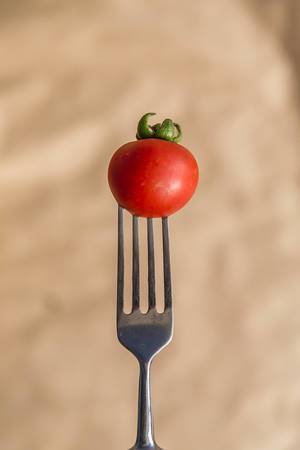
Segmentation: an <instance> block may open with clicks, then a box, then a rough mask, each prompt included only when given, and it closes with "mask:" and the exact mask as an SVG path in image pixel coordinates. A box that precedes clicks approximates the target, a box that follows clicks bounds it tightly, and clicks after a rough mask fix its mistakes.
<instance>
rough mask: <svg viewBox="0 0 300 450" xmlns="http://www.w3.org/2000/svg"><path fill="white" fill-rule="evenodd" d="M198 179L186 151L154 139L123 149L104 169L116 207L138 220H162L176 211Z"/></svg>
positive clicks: (189, 195)
mask: <svg viewBox="0 0 300 450" xmlns="http://www.w3.org/2000/svg"><path fill="white" fill-rule="evenodd" d="M198 177H199V175H198V165H197V162H196V160H195V158H194V157H193V155H192V154H191V152H190V151H189V150H187V149H186V148H185V147H183V146H182V145H180V144H177V143H175V142H170V141H167V140H163V139H156V138H148V139H141V140H137V141H134V142H129V143H127V144H125V145H123V146H122V147H120V148H119V149H118V150H117V151H116V152H115V153H114V155H113V157H112V159H111V161H110V164H109V169H108V180H109V185H110V188H111V191H112V193H113V195H114V197H115V199H116V201H117V202H118V204H119V205H120V206H122V207H123V208H125V209H127V210H128V211H130V212H131V213H132V214H134V215H137V216H141V217H166V216H169V215H171V214H173V213H174V212H176V211H178V210H179V209H180V208H182V207H183V206H184V205H185V204H186V203H187V202H188V201H189V200H190V198H191V197H192V195H193V193H194V191H195V189H196V186H197V183H198Z"/></svg>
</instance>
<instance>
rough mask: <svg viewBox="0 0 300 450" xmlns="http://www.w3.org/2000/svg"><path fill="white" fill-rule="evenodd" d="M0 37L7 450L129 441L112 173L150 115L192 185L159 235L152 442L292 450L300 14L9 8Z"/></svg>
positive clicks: (299, 248) (117, 4)
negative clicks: (163, 244)
mask: <svg viewBox="0 0 300 450" xmlns="http://www.w3.org/2000/svg"><path fill="white" fill-rule="evenodd" d="M0 22H1V27H0V54H1V68H0V217H1V223H0V250H1V251H0V274H1V275H0V308H1V310H0V311H1V314H0V346H1V359H0V403H1V408H0V443H1V449H3V450H85V449H86V450H88V449H89V450H90V449H91V450H92V449H106V450H114V449H119V450H121V449H126V448H129V447H130V446H131V445H132V444H133V442H134V438H135V427H136V396H137V381H138V370H137V369H138V368H137V364H136V362H135V360H134V359H133V358H132V357H131V355H130V354H129V353H127V352H126V351H125V350H124V349H123V348H122V347H121V346H120V345H119V344H118V342H117V339H116V337H115V279H116V205H115V203H114V201H113V199H112V196H111V194H110V192H109V189H108V186H107V181H106V170H107V165H108V162H109V159H110V156H111V154H112V152H113V151H114V150H115V149H116V148H118V147H119V146H120V145H121V144H122V143H124V142H126V141H129V140H132V139H134V136H135V130H136V123H137V120H138V119H139V117H140V116H141V115H142V114H143V113H144V112H147V111H152V110H153V111H156V112H157V113H158V116H157V119H158V120H161V119H163V118H165V117H171V118H172V119H174V120H175V121H177V122H179V123H181V125H182V128H183V131H184V139H183V142H182V143H183V145H185V146H187V147H188V148H190V149H191V150H192V151H193V152H194V154H195V156H196V157H197V159H198V161H199V165H200V170H201V184H200V186H199V189H198V191H197V193H196V195H195V197H194V198H193V200H192V201H191V202H190V204H189V205H188V206H187V207H186V208H185V209H184V210H182V211H181V212H180V213H178V214H176V215H174V216H173V217H172V218H171V220H170V233H171V246H172V268H173V285H174V286H173V290H174V301H175V313H176V322H175V336H174V341H173V344H172V345H171V346H170V347H169V348H168V350H166V351H164V352H163V353H162V354H161V355H160V357H159V358H158V359H157V360H156V361H155V363H154V366H153V401H154V413H155V425H156V437H157V441H158V443H159V444H160V445H161V446H163V447H164V448H166V449H169V450H187V449H189V450H199V449H207V450H226V449H228V450H229V449H230V450H298V449H299V448H300V431H299V420H300V387H299V377H300V331H299V330H300V306H299V293H300V292H299V291H300V289H299V285H300V278H299V277H300V276H299V265H300V238H299V228H300V213H299V203H300V161H299V144H300V127H299V119H300V106H299V105H300V84H299V79H300V78H299V77H300V44H299V42H300V41H299V38H300V32H299V23H300V5H299V2H297V1H296V0H285V1H280V0H277V1H276V0H267V1H264V2H261V1H259V0H256V1H254V0H253V1H246V0H245V1H242V0H218V1H216V0H212V1H208V0H207V1H201V2H197V1H192V0H186V1H184V2H182V3H176V2H172V1H170V0H165V1H159V0H153V1H151V2H147V1H144V0H133V1H131V2H123V1H120V0H106V1H95V0H86V1H75V2H71V1H67V0H64V1H60V2H58V1H54V0H52V1H51V0H44V1H37V0H35V1H34V0H31V1H26V0H24V1H22V2H17V1H10V2H8V1H3V2H2V3H1V6H0ZM127 221H128V222H129V219H128V218H127ZM128 226H129V223H128ZM127 239H130V236H128V237H127ZM157 239H159V237H157ZM128 245H129V244H128ZM159 251H160V250H159V247H157V252H158V255H159ZM159 267H160V266H159V265H158V270H159ZM128 277H129V273H128ZM127 291H128V292H129V288H127Z"/></svg>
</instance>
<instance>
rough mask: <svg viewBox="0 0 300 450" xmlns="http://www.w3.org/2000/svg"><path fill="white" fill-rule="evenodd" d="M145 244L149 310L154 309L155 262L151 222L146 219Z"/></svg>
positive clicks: (149, 219)
mask: <svg viewBox="0 0 300 450" xmlns="http://www.w3.org/2000/svg"><path fill="white" fill-rule="evenodd" d="M147 242H148V298H149V309H151V308H155V306H156V298H155V262H154V240H153V221H152V219H151V218H148V219H147Z"/></svg>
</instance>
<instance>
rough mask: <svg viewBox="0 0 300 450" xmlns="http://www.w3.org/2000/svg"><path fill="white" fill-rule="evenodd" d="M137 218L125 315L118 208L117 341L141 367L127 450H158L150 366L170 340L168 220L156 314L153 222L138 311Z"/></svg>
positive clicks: (149, 226) (164, 222)
mask: <svg viewBox="0 0 300 450" xmlns="http://www.w3.org/2000/svg"><path fill="white" fill-rule="evenodd" d="M138 220H139V219H138V217H137V216H132V310H131V313H130V314H126V313H124V229H123V209H122V208H121V207H120V206H119V208H118V283H117V331H118V339H119V341H120V343H121V344H122V345H124V347H126V348H127V349H128V350H129V351H130V352H131V353H132V354H133V355H134V356H135V357H136V358H137V360H138V362H139V366H140V381H139V400H138V423H137V438H136V442H135V445H134V446H133V447H132V448H131V449H130V450H161V448H160V447H159V446H158V445H157V444H156V442H155V439H154V430H153V417H152V409H151V395H150V366H151V362H152V361H153V358H154V356H155V355H157V354H158V353H159V352H160V350H162V349H163V348H164V347H165V346H166V345H167V344H168V343H169V342H170V341H171V339H172V333H173V314H172V292H171V272H170V252H169V234H168V218H167V217H165V218H162V238H163V266H164V311H163V312H162V313H159V312H157V309H156V296H155V267H154V239H153V223H152V219H147V244H148V311H147V313H145V314H143V313H142V312H141V310H140V274H139V238H138Z"/></svg>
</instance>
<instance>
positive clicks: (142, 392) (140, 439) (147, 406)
mask: <svg viewBox="0 0 300 450" xmlns="http://www.w3.org/2000/svg"><path fill="white" fill-rule="evenodd" d="M139 364H140V382H139V406H138V427H137V438H136V443H135V445H134V447H132V449H131V450H159V447H158V446H157V445H156V443H155V440H154V431H153V417H152V408H151V394H150V366H151V360H150V361H147V362H144V361H139Z"/></svg>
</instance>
